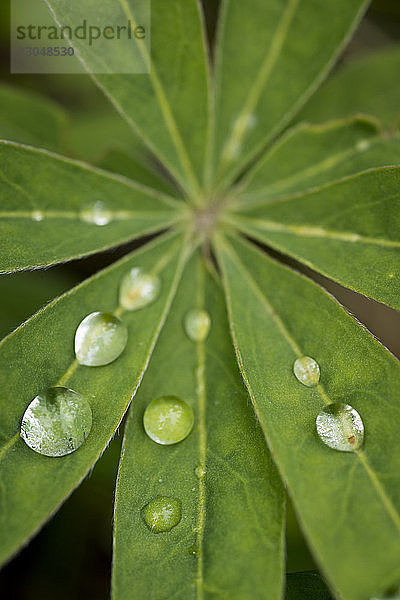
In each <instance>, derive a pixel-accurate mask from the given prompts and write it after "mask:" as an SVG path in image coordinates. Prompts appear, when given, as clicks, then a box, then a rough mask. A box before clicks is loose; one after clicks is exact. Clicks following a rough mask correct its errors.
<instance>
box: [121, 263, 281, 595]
mask: <svg viewBox="0 0 400 600" xmlns="http://www.w3.org/2000/svg"><path fill="white" fill-rule="evenodd" d="M193 307H198V308H200V307H202V308H205V309H206V310H207V311H208V312H209V314H210V315H211V322H212V325H211V330H210V334H209V337H208V338H207V340H206V341H205V342H193V341H192V340H191V339H189V338H188V337H187V335H186V333H185V331H184V327H183V323H184V317H185V315H186V313H187V312H188V310H190V309H192V308H193ZM166 394H167V395H171V394H173V395H176V396H178V397H179V398H182V399H184V400H185V401H186V402H188V403H189V404H190V405H191V406H192V407H193V410H194V415H195V426H194V430H193V431H192V433H191V434H190V435H189V437H188V438H186V439H185V440H184V441H182V442H181V443H179V444H176V445H172V446H161V445H158V444H156V443H155V442H153V441H151V440H150V438H149V437H147V435H146V434H145V432H144V429H143V411H144V409H145V407H146V406H147V404H148V403H149V402H150V401H151V400H152V399H153V398H156V397H158V396H161V395H166ZM197 467H200V469H204V470H205V471H206V473H205V476H203V477H200V478H199V477H197V476H196V474H195V469H196V468H197ZM157 496H169V497H174V498H176V499H178V500H181V502H182V515H183V516H182V520H181V522H180V523H179V525H177V526H176V527H174V528H173V529H172V530H171V531H170V532H168V533H159V534H155V533H153V532H151V531H149V530H148V529H147V527H146V525H145V523H144V521H143V518H142V515H141V511H142V508H143V506H144V505H146V504H147V503H148V502H149V501H150V500H151V499H152V498H154V497H157ZM283 508H284V494H283V490H282V487H281V483H280V480H279V478H278V477H277V473H276V470H275V467H274V465H273V463H272V461H271V458H270V456H269V453H268V451H267V448H266V445H265V441H264V438H263V435H262V433H261V431H260V428H259V425H258V424H257V421H256V420H255V418H254V414H253V411H252V410H251V408H250V406H249V404H248V396H247V394H246V391H245V389H244V387H243V383H242V381H241V379H240V373H239V371H238V368H237V365H236V364H235V357H234V353H233V350H232V345H231V342H230V339H229V330H228V326H227V322H226V312H225V306H224V303H223V298H222V293H221V289H220V286H219V284H218V283H216V282H215V281H214V280H213V279H212V277H211V276H210V275H209V274H208V273H207V271H206V270H205V268H204V267H203V264H202V261H201V260H200V259H199V258H198V257H195V258H194V259H193V260H192V261H191V262H190V263H189V264H188V266H187V268H186V272H185V274H184V277H183V279H182V282H181V286H180V289H179V291H178V294H177V297H176V300H175V302H174V304H173V306H172V308H171V312H170V315H169V317H168V320H167V323H166V325H165V329H164V330H163V333H162V336H161V337H160V340H159V343H158V344H157V348H156V350H155V352H154V355H153V357H152V360H151V364H150V367H149V370H148V373H146V376H145V379H144V382H143V387H142V388H141V390H140V393H139V394H138V396H137V398H136V400H135V404H134V405H133V406H132V409H131V410H130V415H129V421H128V425H127V428H126V432H125V439H124V447H123V453H122V461H121V465H120V471H119V478H118V487H117V496H116V508H115V542H114V576H113V591H114V595H113V597H114V598H115V599H116V600H130V599H131V598H132V597H135V598H136V597H137V598H148V599H149V600H150V599H152V600H156V599H157V600H158V599H159V598H172V597H174V598H177V599H178V598H181V599H182V600H186V599H187V598H192V597H196V598H214V597H221V598H229V599H230V600H240V599H243V598H254V599H260V600H261V599H263V598H264V599H265V600H279V599H280V598H281V587H282V559H283V540H282V528H283Z"/></svg>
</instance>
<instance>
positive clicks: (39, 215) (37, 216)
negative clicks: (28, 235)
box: [32, 210, 44, 222]
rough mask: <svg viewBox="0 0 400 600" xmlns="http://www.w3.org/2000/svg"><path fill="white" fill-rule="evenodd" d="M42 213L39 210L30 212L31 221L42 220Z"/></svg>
mask: <svg viewBox="0 0 400 600" xmlns="http://www.w3.org/2000/svg"><path fill="white" fill-rule="evenodd" d="M43 219H44V214H43V213H42V211H40V210H34V211H33V213H32V221H38V222H39V221H43Z"/></svg>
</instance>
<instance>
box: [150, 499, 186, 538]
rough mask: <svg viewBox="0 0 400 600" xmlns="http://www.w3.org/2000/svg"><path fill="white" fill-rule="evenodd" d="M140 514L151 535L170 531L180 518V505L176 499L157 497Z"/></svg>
mask: <svg viewBox="0 0 400 600" xmlns="http://www.w3.org/2000/svg"><path fill="white" fill-rule="evenodd" d="M142 514H143V519H144V522H145V523H146V525H147V527H148V528H149V529H150V531H151V532H152V533H163V532H165V531H171V529H172V528H173V527H175V526H176V525H178V523H179V522H180V520H181V518H182V503H181V501H180V500H177V499H176V498H169V497H167V496H158V497H157V498H154V499H153V500H151V501H150V502H149V503H148V504H146V506H144V508H143V511H142Z"/></svg>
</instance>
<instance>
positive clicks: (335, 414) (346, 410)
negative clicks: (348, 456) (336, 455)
mask: <svg viewBox="0 0 400 600" xmlns="http://www.w3.org/2000/svg"><path fill="white" fill-rule="evenodd" d="M316 424H317V432H318V435H319V437H320V438H321V440H322V441H323V442H324V444H326V445H327V446H329V447H330V448H333V449H334V450H341V451H342V452H355V451H356V450H359V449H360V448H361V446H362V444H363V441H364V423H363V422H362V419H361V417H360V415H359V414H358V412H357V411H356V410H355V409H354V408H353V407H352V406H349V405H348V404H342V403H340V402H335V403H334V404H330V405H329V406H327V407H326V408H324V410H322V411H321V412H320V413H319V415H318V417H317V420H316Z"/></svg>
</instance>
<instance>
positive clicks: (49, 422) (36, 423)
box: [21, 387, 92, 456]
mask: <svg viewBox="0 0 400 600" xmlns="http://www.w3.org/2000/svg"><path fill="white" fill-rule="evenodd" d="M91 427H92V410H91V408H90V406H89V403H88V402H87V401H86V400H85V398H84V397H83V396H81V394H78V392H75V391H74V390H70V389H68V388H65V387H52V388H49V389H47V390H46V391H44V392H42V393H40V394H39V395H38V396H36V397H35V398H34V399H33V400H32V402H31V403H30V404H29V406H28V408H27V409H26V411H25V413H24V416H23V417H22V423H21V437H22V439H23V440H24V442H25V443H26V444H27V445H28V446H29V447H30V448H31V449H32V450H34V451H35V452H38V453H39V454H44V455H45V456H65V455H66V454H71V452H74V451H75V450H77V449H78V448H79V447H80V446H82V444H83V442H84V441H85V440H86V438H87V436H88V435H89V433H90V430H91Z"/></svg>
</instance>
